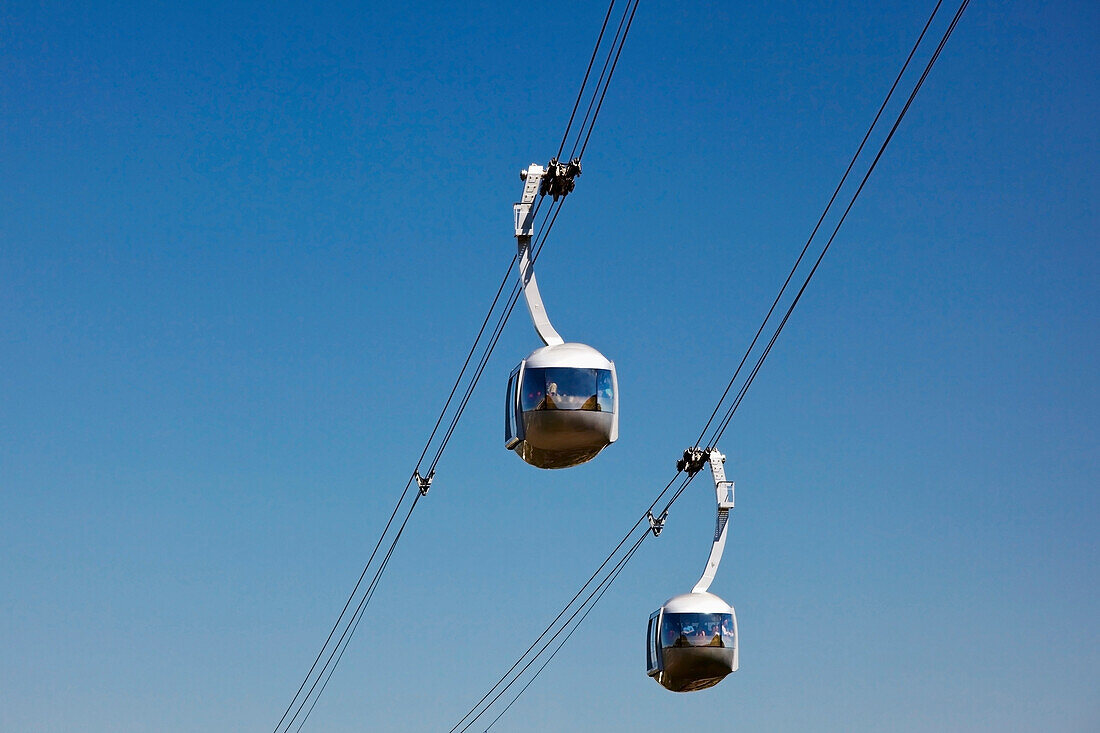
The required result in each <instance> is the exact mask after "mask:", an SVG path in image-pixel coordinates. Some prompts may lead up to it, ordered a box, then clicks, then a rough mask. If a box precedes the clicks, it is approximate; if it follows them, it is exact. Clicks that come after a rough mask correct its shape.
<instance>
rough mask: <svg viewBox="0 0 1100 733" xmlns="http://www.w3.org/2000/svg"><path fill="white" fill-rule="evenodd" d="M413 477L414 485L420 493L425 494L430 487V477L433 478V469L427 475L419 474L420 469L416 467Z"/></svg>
mask: <svg viewBox="0 0 1100 733" xmlns="http://www.w3.org/2000/svg"><path fill="white" fill-rule="evenodd" d="M413 478H414V479H416V485H417V486H418V487H419V488H420V495H421V496H427V495H428V489H430V488H432V479H433V478H435V470H434V469H433V470H432V471H431V473H429V474H428V475H427V476H421V475H420V470H419V469H417V470H415V471H413Z"/></svg>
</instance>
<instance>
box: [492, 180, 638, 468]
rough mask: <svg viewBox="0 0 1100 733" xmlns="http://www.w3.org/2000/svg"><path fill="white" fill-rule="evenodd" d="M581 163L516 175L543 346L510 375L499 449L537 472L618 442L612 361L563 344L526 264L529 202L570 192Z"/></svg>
mask: <svg viewBox="0 0 1100 733" xmlns="http://www.w3.org/2000/svg"><path fill="white" fill-rule="evenodd" d="M577 175H580V161H577V160H574V161H571V162H570V163H559V162H558V161H557V160H556V159H555V160H552V161H550V164H549V165H548V166H547V167H546V168H543V167H542V166H541V165H535V164H532V165H531V166H529V167H528V168H527V169H526V170H524V171H523V172H521V173H520V177H521V178H522V179H523V182H524V185H523V197H522V199H521V200H520V202H519V203H517V204H515V205H514V206H513V213H514V214H515V231H516V244H517V247H518V249H519V277H520V284H521V286H522V287H523V296H524V299H525V300H526V301H527V309H528V310H529V311H530V313H531V320H532V322H533V323H534V325H535V331H536V332H537V333H538V335H539V338H540V339H542V342H543V343H544V344H545V346H543V347H541V348H539V349H536V350H535V351H534V352H532V353H531V355H530V356H528V357H527V358H526V359H524V360H523V361H521V362H520V363H519V366H517V367H516V368H515V369H513V370H512V373H511V375H510V376H509V377H508V391H507V397H506V403H505V417H504V423H505V426H504V446H505V447H506V448H507V449H508V450H512V451H515V452H516V454H517V455H518V456H519V457H520V458H522V459H523V460H524V461H526V462H527V463H530V464H531V465H532V466H536V467H538V468H568V467H569V466H576V465H579V464H581V463H584V462H586V461H590V460H592V459H593V458H595V457H596V455H597V454H598V453H599V452H600V451H601V450H603V449H604V448H606V447H607V446H608V445H610V444H611V443H614V442H615V441H616V440H617V439H618V437H619V385H618V378H617V376H616V374H615V364H614V362H612V361H610V360H608V359H607V357H605V356H604V355H603V354H601V353H600V352H599V351H597V350H596V349H594V348H592V347H591V346H588V345H586V344H580V343H566V342H565V340H564V339H563V338H562V337H561V335H560V334H559V333H558V332H557V331H556V330H555V329H554V327H553V325H551V323H550V319H549V318H548V317H547V315H546V308H545V307H544V306H543V304H542V295H541V294H540V293H539V286H538V282H537V281H536V279H535V271H534V268H533V264H532V262H531V235H532V229H533V225H534V212H533V209H532V205H533V203H534V201H535V197H536V195H538V194H543V195H552V196H553V197H554V199H557V198H558V197H559V196H564V195H566V194H568V193H569V192H570V191H571V190H573V178H574V177H575V176H577Z"/></svg>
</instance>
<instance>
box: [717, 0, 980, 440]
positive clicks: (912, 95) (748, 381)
mask: <svg viewBox="0 0 1100 733" xmlns="http://www.w3.org/2000/svg"><path fill="white" fill-rule="evenodd" d="M969 4H970V0H963V1H962V3H961V4H960V5H959V9H958V10H957V11H956V12H955V16H954V17H953V18H952V19H951V23H950V25H948V27H947V30H946V31H944V34H943V37H942V38H941V39H940V42H939V44H938V45H937V46H936V50H935V51H934V52H933V54H932V56H931V58H929V60H928V63H927V64H925V67H924V71H923V72H922V73H921V76H920V78H919V79H918V80H917V83H916V84H915V85H914V87H913V91H912V92H910V94H909V98H908V99H906V101H905V105H904V106H903V107H902V109H901V111H900V112H899V113H898V116H897V119H896V120H895V121H894V124H893V125H892V126H891V128H890V132H889V133H887V135H886V138H885V139H884V140H883V142H882V145H880V146H879V150H878V153H876V155H875V157H874V160H872V161H871V164H870V166H869V167H868V169H867V172H866V173H865V174H864V176H863V179H862V180H861V181H860V183H859V186H858V187H857V188H856V191H855V193H853V194H852V198H851V200H850V201H849V202H848V205H847V207H846V208H845V209H844V213H843V214H842V215H841V216H840V219H839V220H838V221H837V223H836V226H835V227H834V228H833V232H832V234H831V235H830V236H829V239H828V240H827V241H826V243H825V246H824V247H823V248H822V250H821V254H819V255H818V257H817V260H816V261H815V262H814V266H813V268H812V269H811V270H810V272H809V274H808V275H806V279H805V281H804V282H803V283H802V287H801V288H799V290H798V293H797V294H796V295H795V297H794V300H793V301H792V302H791V304H790V306H789V307H788V308H787V312H786V313H785V314H784V315H783V319H782V320H781V321H780V322H779V326H778V327H777V328H776V329H775V333H773V334H772V337H771V339H770V340H769V341H768V345H767V347H765V349H764V351H763V353H762V354H761V355H760V357H759V358H758V359H757V362H756V365H755V366H754V367H753V370H752V372H750V374H749V376H748V378H747V379H746V380H745V383H744V384H743V385H742V386H741V389H740V390H739V392H738V394H737V397H736V399H735V400H734V402H733V404H731V405H730V408H729V409H728V410H727V411H726V415H725V417H724V418H723V420H722V423H721V424H720V426H719V427H718V429H717V430H716V432H715V433H714V434H713V436H712V438H711V445H715V444H716V443H717V441H718V440H719V439H720V438H721V437H722V434H723V433H725V431H726V428H727V427H729V424H730V421H731V420H732V419H733V415H734V413H735V412H737V408H738V406H740V404H741V400H743V399H744V397H745V393H746V392H747V391H748V389H749V387H750V386H751V385H752V383H753V380H755V379H756V375H757V374H758V373H759V372H760V367H761V366H763V364H764V360H765V359H767V357H768V354H770V353H771V350H772V347H773V346H774V345H775V342H776V340H777V339H778V338H779V334H780V333H781V332H782V330H783V327H784V326H785V325H787V321H788V320H789V319H790V317H791V313H793V312H794V309H795V306H797V305H798V302H799V301H800V300H801V299H802V295H803V294H804V293H805V292H806V288H807V287H808V286H809V284H810V280H811V279H812V278H813V276H814V273H816V272H817V268H818V267H819V266H820V265H821V261H822V260H823V259H825V254H826V253H827V252H828V251H829V247H831V246H832V244H833V241H834V240H835V239H836V235H837V234H838V233H839V232H840V227H841V226H842V225H843V224H844V221H845V219H847V217H848V214H849V213H850V212H851V210H852V207H853V206H854V205H855V203H856V199H858V198H859V194H860V193H861V192H862V191H863V187H864V186H865V185H866V184H867V181H868V179H870V177H871V174H872V173H873V172H874V170H875V167H876V166H877V165H878V162H879V160H881V159H882V155H883V153H885V152H886V147H887V146H888V145H889V144H890V141H891V140H892V139H893V137H894V133H896V132H897V130H898V127H899V126H900V125H901V122H902V120H903V119H904V118H905V115H906V113H907V112H908V111H909V108H910V106H912V104H913V100H914V99H916V96H917V93H918V92H919V91H920V89H921V87H922V86H924V82H925V80H926V79H927V78H928V74H929V73H930V72H931V71H932V67H933V66H934V65H935V63H936V60H937V59H938V58H939V56H940V53H941V52H942V51H943V48H944V46H945V45H947V40H948V39H949V38H950V37H951V34H952V33H954V31H955V27H956V26H957V25H958V23H959V19H960V18H962V14H963V13H964V12H965V11H966V8H967V6H968V5H969ZM936 7H937V8H939V4H938V3H937V5H936ZM891 91H892V90H891Z"/></svg>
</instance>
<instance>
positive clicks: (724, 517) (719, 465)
mask: <svg viewBox="0 0 1100 733" xmlns="http://www.w3.org/2000/svg"><path fill="white" fill-rule="evenodd" d="M707 459H708V462H709V463H710V471H711V473H712V474H713V475H714V494H715V499H716V503H717V505H718V517H717V519H716V520H715V524H714V542H713V543H712V544H711V547H710V557H709V558H707V566H706V568H704V569H703V574H702V576H700V578H699V582H698V583H696V584H695V587H694V588H692V589H691V592H692V593H705V592H706V591H707V589H708V588H710V584H711V582H712V581H713V580H714V574H715V573H716V572H718V564H719V563H720V562H722V552H723V551H724V550H725V549H726V530H727V529H728V523H729V515H730V509H733V482H732V481H727V480H726V467H725V465H724V464H725V462H726V457H725V456H724V455H722V454H721V452H719V451H718V449H717V448H711V449H709V450H708V451H707Z"/></svg>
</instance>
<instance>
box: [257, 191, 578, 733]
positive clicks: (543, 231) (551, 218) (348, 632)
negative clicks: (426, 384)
mask: <svg viewBox="0 0 1100 733" xmlns="http://www.w3.org/2000/svg"><path fill="white" fill-rule="evenodd" d="M539 203H540V204H541V198H540V201H539ZM563 203H564V199H561V200H560V201H559V202H557V206H556V207H554V208H552V209H551V210H550V211H549V212H548V213H547V215H546V217H545V218H544V220H543V226H542V227H541V228H540V231H539V234H538V237H537V241H538V249H537V250H536V252H535V255H534V257H533V258H532V264H533V263H534V261H535V259H537V257H538V254H539V253H541V251H542V246H543V245H544V244H545V242H546V237H547V235H549V233H550V230H551V229H552V228H553V225H554V222H555V221H556V219H557V214H558V212H559V211H560V209H561V205H562V204H563ZM550 212H552V215H551V213H550ZM536 214H537V208H536ZM547 221H548V223H547ZM516 259H517V257H513V261H512V264H511V265H510V266H509V270H508V274H509V275H510V274H511V268H512V266H514V264H515V261H516ZM503 285H504V283H502V284H501V287H500V288H499V289H498V291H497V294H496V297H495V298H494V299H493V307H494V308H495V305H496V303H497V301H498V300H499V297H500V294H501V292H502V291H503ZM519 293H520V290H519V288H518V286H515V287H514V290H513V293H512V294H511V295H510V298H509V304H508V306H507V308H506V309H505V311H504V312H503V313H502V314H501V316H500V318H499V319H498V321H497V324H496V326H495V327H494V329H493V332H492V334H491V336H490V338H489V340H488V341H487V342H486V346H485V347H484V349H483V353H482V357H481V359H480V360H479V363H478V366H477V368H476V369H475V371H474V376H473V377H472V379H471V381H470V383H469V385H468V387H467V390H466V393H465V394H464V396H463V399H462V401H461V403H460V404H459V407H458V408H457V410H456V412H455V415H454V417H453V418H452V421H451V424H450V426H449V428H448V431H447V433H446V435H445V438H444V440H443V442H442V443H441V445H440V447H439V449H438V450H437V452H436V454H435V458H434V459H433V461H432V464H431V467H430V468H429V470H428V474H429V475H431V474H432V473H433V472H434V471H435V468H436V465H437V464H438V462H439V460H440V458H441V457H442V454H443V450H444V449H445V448H446V444H447V442H448V441H449V440H450V437H451V435H452V434H453V432H454V429H455V427H456V426H457V424H458V419H459V418H460V417H461V415H462V412H463V410H465V407H466V404H467V403H468V402H469V399H470V397H471V395H472V394H473V390H474V387H476V385H477V382H478V380H479V379H480V377H481V374H482V373H483V371H484V369H485V366H486V364H487V363H488V360H489V357H490V356H491V354H492V351H493V349H494V348H495V347H496V344H497V342H498V341H499V339H500V336H501V334H502V332H503V327H504V325H505V323H506V322H507V320H508V316H509V315H510V314H511V312H512V310H513V309H514V308H515V305H516V302H517V300H518V295H519ZM491 313H492V311H490V315H491ZM487 323H488V318H487V319H486V321H485V322H484V323H483V324H482V327H481V329H480V330H479V332H478V339H475V342H474V347H475V350H476V345H477V342H478V341H479V340H480V337H481V335H482V334H483V333H484V330H485V325H486V324H487ZM471 357H472V354H471V355H470V356H468V357H467V359H466V363H465V364H464V365H463V369H465V368H466V367H467V366H468V365H469V362H470V358H471ZM454 391H455V390H454V389H452V393H451V397H453V394H454ZM451 397H448V402H450V398H451ZM439 423H440V421H437V423H436V427H437V428H438V425H439ZM434 432H435V430H433V434H434ZM425 454H426V451H425V452H424V453H422V454H421V462H422V460H423V457H424V455H425ZM419 463H420V462H418V466H417V470H419ZM411 484H412V478H410V479H409V482H408V483H407V484H406V486H405V491H404V492H402V495H401V497H400V499H399V500H398V504H397V506H395V508H394V512H393V514H392V515H391V518H390V522H389V523H387V525H386V530H384V531H383V534H382V536H381V537H379V541H378V543H377V544H376V546H375V551H374V553H372V554H371V559H370V560H368V563H367V565H366V566H365V567H364V570H363V573H362V574H361V576H360V579H359V582H357V583H356V586H355V590H357V589H358V587H359V586H360V584H361V583H362V579H363V577H364V576H365V575H366V572H367V570H368V569H369V567H370V563H371V562H373V559H374V557H375V555H376V554H377V550H378V547H380V546H381V543H382V541H383V540H384V539H385V536H386V532H388V529H389V526H390V523H392V520H393V517H394V516H396V513H397V510H398V509H399V508H400V505H401V502H402V501H403V500H404V498H405V495H406V494H407V493H408V490H409V488H410V487H411ZM421 496H422V495H421V494H420V493H419V492H418V493H417V495H416V496H415V498H414V500H413V503H412V505H411V506H410V508H409V511H408V513H407V514H406V516H405V520H404V522H403V523H402V525H401V528H400V530H399V531H398V534H397V535H396V536H395V538H394V540H393V542H392V543H391V544H390V548H389V551H388V552H387V554H386V557H385V559H383V561H382V563H381V564H380V565H379V568H378V570H377V572H376V573H375V576H374V579H373V580H372V582H371V584H370V585H369V586H368V588H367V590H366V592H365V593H364V595H363V598H362V599H361V601H360V603H359V605H358V607H357V608H356V610H355V612H353V614H352V618H351V620H349V621H348V623H347V625H346V626H345V628H344V632H343V633H342V634H341V636H340V638H339V639H338V640H337V642H336V645H335V646H334V647H333V649H332V651H331V652H330V654H329V658H328V659H327V660H326V662H325V665H323V666H322V668H321V670H320V672H318V674H317V677H316V679H315V680H314V682H313V685H311V686H310V689H309V691H308V692H307V693H306V696H305V697H304V698H303V699H302V700H301V702H300V703H299V705H298V710H297V711H296V712H295V715H294V716H293V717H292V718H291V720H290V721H289V722H287V725H286V729H285V730H289V729H290V726H292V725H293V724H294V720H295V719H296V718H297V716H298V714H299V713H301V711H302V708H303V707H304V706H305V704H306V702H307V701H308V700H309V697H310V695H312V694H313V691H314V689H316V688H317V685H318V683H319V681H320V680H321V678H322V677H323V676H325V674H326V671H327V675H328V676H327V677H325V681H324V683H323V684H321V687H320V689H319V690H317V695H316V696H315V697H314V698H313V702H312V704H310V707H309V710H308V711H307V712H306V717H308V716H309V713H310V712H312V710H313V708H314V707H315V706H316V704H317V700H318V699H319V698H320V695H321V693H322V692H324V689H325V687H327V685H328V680H329V679H331V676H332V672H333V671H335V665H337V664H339V660H340V659H341V658H342V657H343V653H344V650H346V649H347V645H348V644H349V643H350V641H351V637H352V636H353V635H354V633H355V629H356V628H358V624H359V620H361V619H362V615H363V611H364V610H365V608H366V606H367V605H368V604H369V603H370V600H371V598H372V597H373V595H374V591H375V589H376V588H377V583H378V581H379V580H380V579H381V576H382V573H383V572H384V571H385V568H386V566H387V565H388V563H389V558H390V556H391V555H392V553H393V550H394V548H395V547H396V545H397V541H398V540H399V539H400V537H401V534H402V533H403V532H404V528H405V524H407V523H408V520H409V517H410V516H411V515H412V511H413V509H414V508H415V507H416V504H417V502H418V501H419V500H420V497H421ZM355 590H353V593H352V595H351V596H350V597H349V598H348V601H347V603H345V606H344V609H343V611H342V612H341V614H340V617H339V618H338V619H337V622H336V624H335V626H334V627H333V630H332V631H331V632H330V633H329V638H328V639H326V642H325V645H324V646H323V647H322V649H321V651H320V652H319V653H318V656H317V659H315V660H314V663H313V665H312V666H311V667H310V672H309V673H307V676H306V678H305V679H304V680H303V682H302V685H301V686H300V687H299V690H298V693H297V694H295V697H294V700H292V701H291V704H290V706H289V707H288V709H287V712H286V713H284V714H283V719H281V721H280V724H279V725H280V726H282V721H283V720H285V718H286V715H287V714H288V713H289V711H290V710H291V709H293V707H294V702H295V701H296V700H297V698H298V696H299V694H300V693H301V690H302V689H304V688H305V685H306V683H307V682H308V681H309V679H310V676H312V673H313V671H314V670H315V668H316V664H317V661H319V660H320V658H321V657H322V656H323V655H324V652H325V649H327V648H328V644H329V641H331V638H332V635H333V634H334V633H335V630H336V628H338V627H339V626H340V622H341V620H342V618H343V616H344V614H345V613H346V611H347V608H348V606H349V605H350V603H351V601H352V600H353V599H354V597H355ZM341 643H342V644H343V646H342V647H341ZM338 649H339V652H337V650H338ZM334 655H336V656H335V660H334ZM304 720H305V718H303V721H302V724H304ZM302 724H299V727H298V730H300V729H301V727H302ZM276 730H278V728H277V729H276Z"/></svg>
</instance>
